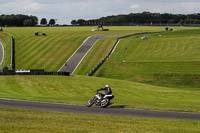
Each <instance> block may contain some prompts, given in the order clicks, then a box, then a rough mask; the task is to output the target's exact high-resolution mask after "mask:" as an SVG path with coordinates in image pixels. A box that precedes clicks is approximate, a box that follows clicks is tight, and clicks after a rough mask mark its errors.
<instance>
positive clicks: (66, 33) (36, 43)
mask: <svg viewBox="0 0 200 133" xmlns="http://www.w3.org/2000/svg"><path fill="white" fill-rule="evenodd" d="M92 28H96V27H12V28H4V32H3V33H4V34H7V35H8V36H9V37H10V36H14V38H15V40H16V68H17V69H45V70H47V71H57V70H58V69H59V68H60V67H61V66H62V65H63V64H64V63H65V62H66V60H67V59H68V58H69V57H70V56H71V55H72V54H73V52H74V51H75V50H76V49H77V48H78V47H79V46H80V45H81V44H82V43H83V41H84V40H85V39H86V38H87V37H89V36H91V35H99V34H119V33H134V32H136V31H137V32H143V31H158V30H161V29H163V28H159V27H148V28H144V27H107V28H109V29H110V31H107V32H103V31H95V32H92V31H91V29H92ZM36 31H37V32H39V34H40V36H35V35H34V33H35V32H36ZM42 33H46V35H47V36H41V35H42ZM1 34H2V33H0V38H1V39H2V40H4V39H3V37H2V36H1ZM8 60H9V58H8ZM7 65H9V63H7Z"/></svg>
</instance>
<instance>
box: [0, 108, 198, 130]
mask: <svg viewBox="0 0 200 133" xmlns="http://www.w3.org/2000/svg"><path fill="white" fill-rule="evenodd" d="M199 126H200V123H199V121H197V120H175V119H151V118H134V117H120V116H102V115H87V114H73V113H55V112H43V111H31V110H22V109H5V108H4V109H2V108H0V132H1V133H13V132H14V133H27V132H28V133H38V132H40V133H43V132H45V133H46V132H48V133H61V132H82V133H84V132H91V133H94V132H96V133H102V132H103V133H121V132H123V133H125V132H127V133H130V132H134V133H150V132H153V133H172V132H173V133H198V132H200V128H199Z"/></svg>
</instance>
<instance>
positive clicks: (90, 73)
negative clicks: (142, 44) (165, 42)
mask: <svg viewBox="0 0 200 133" xmlns="http://www.w3.org/2000/svg"><path fill="white" fill-rule="evenodd" d="M162 32H165V31H161V32H143V33H135V34H129V35H125V36H122V37H119V38H116V39H117V40H116V42H115V43H114V45H113V46H112V48H111V50H110V51H109V53H108V54H107V55H106V57H105V58H104V59H103V60H101V61H100V62H99V63H98V64H97V65H96V66H95V67H94V68H93V69H92V70H91V71H90V72H89V73H88V74H87V75H88V76H92V75H93V74H94V73H95V72H96V71H97V70H98V69H99V68H100V66H101V65H102V64H103V63H104V62H105V61H106V60H107V59H108V58H109V57H110V55H111V54H112V52H113V51H114V49H115V47H116V46H117V44H118V42H119V41H120V39H123V38H127V37H131V36H138V35H145V34H156V33H162Z"/></svg>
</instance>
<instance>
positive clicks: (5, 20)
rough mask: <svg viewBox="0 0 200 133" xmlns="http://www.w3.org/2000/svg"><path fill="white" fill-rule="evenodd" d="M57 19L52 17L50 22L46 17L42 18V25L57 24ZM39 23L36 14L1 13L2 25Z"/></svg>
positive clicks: (34, 24)
mask: <svg viewBox="0 0 200 133" xmlns="http://www.w3.org/2000/svg"><path fill="white" fill-rule="evenodd" d="M55 23H56V20H55V19H50V20H49V23H48V22H47V19H46V18H42V19H41V21H40V24H41V25H45V26H46V25H50V26H53V25H55ZM37 24H38V18H37V17H36V16H32V15H30V16H28V15H22V14H17V15H14V14H11V15H4V14H3V15H0V26H36V25H37Z"/></svg>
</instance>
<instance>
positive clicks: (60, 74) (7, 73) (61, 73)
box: [0, 71, 69, 76]
mask: <svg viewBox="0 0 200 133" xmlns="http://www.w3.org/2000/svg"><path fill="white" fill-rule="evenodd" d="M0 75H58V76H69V72H17V73H16V72H14V71H10V72H0Z"/></svg>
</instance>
